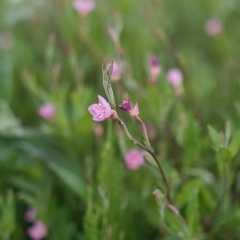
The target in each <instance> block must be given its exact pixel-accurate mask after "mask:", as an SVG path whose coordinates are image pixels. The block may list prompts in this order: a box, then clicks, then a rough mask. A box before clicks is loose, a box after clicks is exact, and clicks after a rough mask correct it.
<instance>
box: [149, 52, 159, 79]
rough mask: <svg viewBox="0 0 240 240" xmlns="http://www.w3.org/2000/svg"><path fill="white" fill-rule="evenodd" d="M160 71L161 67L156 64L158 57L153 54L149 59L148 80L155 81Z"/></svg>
mask: <svg viewBox="0 0 240 240" xmlns="http://www.w3.org/2000/svg"><path fill="white" fill-rule="evenodd" d="M160 73H161V67H160V66H159V64H158V59H157V58H156V57H155V56H152V57H151V59H150V78H149V82H151V83H153V84H154V83H156V81H157V77H158V76H159V75H160Z"/></svg>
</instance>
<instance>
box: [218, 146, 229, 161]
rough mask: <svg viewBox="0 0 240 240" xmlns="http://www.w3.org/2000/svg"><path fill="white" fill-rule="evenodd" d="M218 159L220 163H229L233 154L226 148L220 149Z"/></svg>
mask: <svg viewBox="0 0 240 240" xmlns="http://www.w3.org/2000/svg"><path fill="white" fill-rule="evenodd" d="M217 159H218V161H220V162H223V163H224V162H228V161H229V160H230V159H231V153H230V151H229V150H228V149H226V148H220V149H219V151H218V154H217Z"/></svg>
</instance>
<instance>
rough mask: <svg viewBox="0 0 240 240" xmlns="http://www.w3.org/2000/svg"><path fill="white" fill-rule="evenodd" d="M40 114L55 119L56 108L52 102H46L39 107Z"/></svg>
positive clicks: (48, 118)
mask: <svg viewBox="0 0 240 240" xmlns="http://www.w3.org/2000/svg"><path fill="white" fill-rule="evenodd" d="M38 114H39V115H40V116H41V117H42V118H45V119H47V120H53V119H54V117H55V108H54V106H53V104H51V103H45V104H43V105H41V106H40V107H39V109H38Z"/></svg>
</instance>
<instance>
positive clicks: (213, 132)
mask: <svg viewBox="0 0 240 240" xmlns="http://www.w3.org/2000/svg"><path fill="white" fill-rule="evenodd" d="M208 131H209V134H210V137H211V140H212V142H213V144H214V147H215V148H216V150H217V149H218V148H220V147H221V146H222V142H221V138H220V135H219V133H218V132H217V130H216V129H214V128H213V127H212V126H210V125H208Z"/></svg>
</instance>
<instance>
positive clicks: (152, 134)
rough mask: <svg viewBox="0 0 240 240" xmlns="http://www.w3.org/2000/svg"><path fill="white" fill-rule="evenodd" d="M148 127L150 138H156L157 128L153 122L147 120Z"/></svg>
mask: <svg viewBox="0 0 240 240" xmlns="http://www.w3.org/2000/svg"><path fill="white" fill-rule="evenodd" d="M145 125H146V128H147V133H148V138H149V140H154V139H155V138H156V136H157V135H156V129H155V127H154V125H153V124H152V123H151V122H146V124H145Z"/></svg>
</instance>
